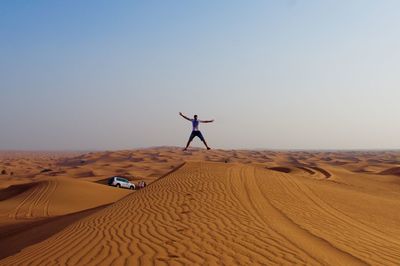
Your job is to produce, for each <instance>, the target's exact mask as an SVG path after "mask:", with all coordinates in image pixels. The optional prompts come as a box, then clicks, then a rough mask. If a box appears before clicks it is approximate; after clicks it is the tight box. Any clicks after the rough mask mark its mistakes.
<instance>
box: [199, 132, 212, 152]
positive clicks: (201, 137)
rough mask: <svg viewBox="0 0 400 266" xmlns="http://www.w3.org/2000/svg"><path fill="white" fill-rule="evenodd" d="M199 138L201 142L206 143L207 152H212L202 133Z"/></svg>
mask: <svg viewBox="0 0 400 266" xmlns="http://www.w3.org/2000/svg"><path fill="white" fill-rule="evenodd" d="M198 136H199V138H200V139H201V141H202V142H203V143H204V145H206V148H207V150H210V149H211V148H210V147H208V145H207V142H206V140H205V139H204V137H203V134H201V132H199V135H198Z"/></svg>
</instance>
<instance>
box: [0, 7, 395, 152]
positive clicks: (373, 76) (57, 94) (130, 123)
mask: <svg viewBox="0 0 400 266" xmlns="http://www.w3.org/2000/svg"><path fill="white" fill-rule="evenodd" d="M399 10H400V1H363V0H360V1H312V0H310V1H308V0H307V1H294V0H292V1H279V0H276V1H164V0H163V1H161V0H160V1H14V0H10V1H5V0H3V1H0V100H1V104H0V126H1V127H0V149H53V150H59V149H69V150H74V149H79V150H84V149H129V148H136V147H148V146H159V145H168V146H173V145H184V144H185V142H186V141H187V138H188V136H189V134H190V131H191V127H190V124H189V123H188V122H187V121H185V120H183V119H182V118H180V117H179V116H178V112H180V111H182V112H183V113H185V114H187V115H190V116H192V115H193V114H198V115H199V118H200V119H202V118H203V119H212V118H214V119H215V120H216V121H215V123H212V124H203V125H201V126H200V129H201V130H202V132H203V134H204V136H205V137H206V139H207V141H208V142H209V144H210V146H211V147H214V148H273V149H276V148H277V149H395V148H400V144H399V140H400V123H399V121H400V116H399V115H400V104H399V99H400V72H399V71H400V30H399V29H400V16H399ZM200 144H201V143H200V141H199V140H195V146H196V145H197V146H200Z"/></svg>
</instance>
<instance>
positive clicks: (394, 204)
mask: <svg viewBox="0 0 400 266" xmlns="http://www.w3.org/2000/svg"><path fill="white" fill-rule="evenodd" d="M6 155H7V156H4V155H3V157H1V156H0V170H1V169H5V170H6V174H3V175H0V181H1V182H2V185H1V186H0V250H3V251H2V252H0V258H3V259H2V260H0V265H55V264H62V265H64V264H66V265H99V264H100V265H110V264H115V265H120V264H128V265H148V264H160V265H164V264H172V265H178V264H181V265H182V264H183V265H204V264H211V265H274V264H285V265H293V264H308V265H318V264H329V265H358V264H373V265H398V262H399V261H400V237H399V236H400V226H399V224H400V182H399V180H398V175H397V169H398V168H399V167H400V162H399V161H398V158H400V156H399V154H398V153H397V152H333V151H332V152H308V151H294V152H282V151H249V150H212V151H205V150H201V149H196V148H194V149H191V150H190V151H189V152H183V151H181V149H179V148H173V147H160V148H150V149H140V150H126V151H117V152H110V151H107V152H91V153H84V154H70V155H66V154H63V155H54V154H51V153H39V154H34V155H32V156H28V155H27V153H22V155H21V154H20V153H18V154H17V155H15V154H14V155H13V154H12V153H7V154H6ZM13 156H14V157H13ZM1 158H3V159H1ZM337 162H340V163H337ZM396 162H397V164H396ZM11 172H13V175H10V173H11ZM115 174H118V175H123V176H125V177H127V178H128V179H130V180H133V181H134V182H136V181H139V180H146V181H147V182H148V183H151V185H150V186H148V187H146V188H145V189H143V190H139V191H135V192H132V193H131V192H130V191H129V190H123V189H116V188H111V187H108V186H106V185H105V181H106V180H107V178H108V177H109V176H111V175H115ZM152 182H153V183H152ZM107 204H108V205H107ZM106 205H107V207H104V206H106ZM102 206H103V207H102ZM9 243H13V244H12V245H10V244H9Z"/></svg>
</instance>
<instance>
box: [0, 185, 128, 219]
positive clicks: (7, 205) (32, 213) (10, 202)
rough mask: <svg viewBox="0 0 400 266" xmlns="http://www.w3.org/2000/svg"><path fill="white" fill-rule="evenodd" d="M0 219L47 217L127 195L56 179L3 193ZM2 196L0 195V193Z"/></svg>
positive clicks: (99, 187)
mask: <svg viewBox="0 0 400 266" xmlns="http://www.w3.org/2000/svg"><path fill="white" fill-rule="evenodd" d="M6 191H7V193H4V194H5V195H8V197H7V198H6V199H3V200H2V201H0V216H7V217H9V218H14V219H26V218H31V217H51V216H57V215H63V214H67V213H72V212H77V211H81V210H85V209H89V208H93V207H96V206H99V205H104V204H107V203H110V202H114V201H115V200H117V199H120V198H121V197H123V196H125V195H127V194H129V193H130V191H129V190H122V189H115V188H112V187H108V186H103V185H99V184H95V183H92V182H86V181H80V180H76V179H71V178H63V177H57V178H52V179H48V180H43V181H40V182H35V183H30V184H25V185H16V186H12V187H10V188H8V189H6ZM0 194H1V195H4V194H3V193H0Z"/></svg>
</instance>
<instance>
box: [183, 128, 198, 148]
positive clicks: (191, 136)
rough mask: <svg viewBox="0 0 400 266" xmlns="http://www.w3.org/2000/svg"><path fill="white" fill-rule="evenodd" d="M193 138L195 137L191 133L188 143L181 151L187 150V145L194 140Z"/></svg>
mask: <svg viewBox="0 0 400 266" xmlns="http://www.w3.org/2000/svg"><path fill="white" fill-rule="evenodd" d="M194 137H195V135H194V133H193V132H192V133H191V134H190V137H189V140H188V142H187V144H186V147H185V148H184V149H183V150H184V151H186V150H187V148H188V147H189V145H190V142H192V140H193V139H194Z"/></svg>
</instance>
